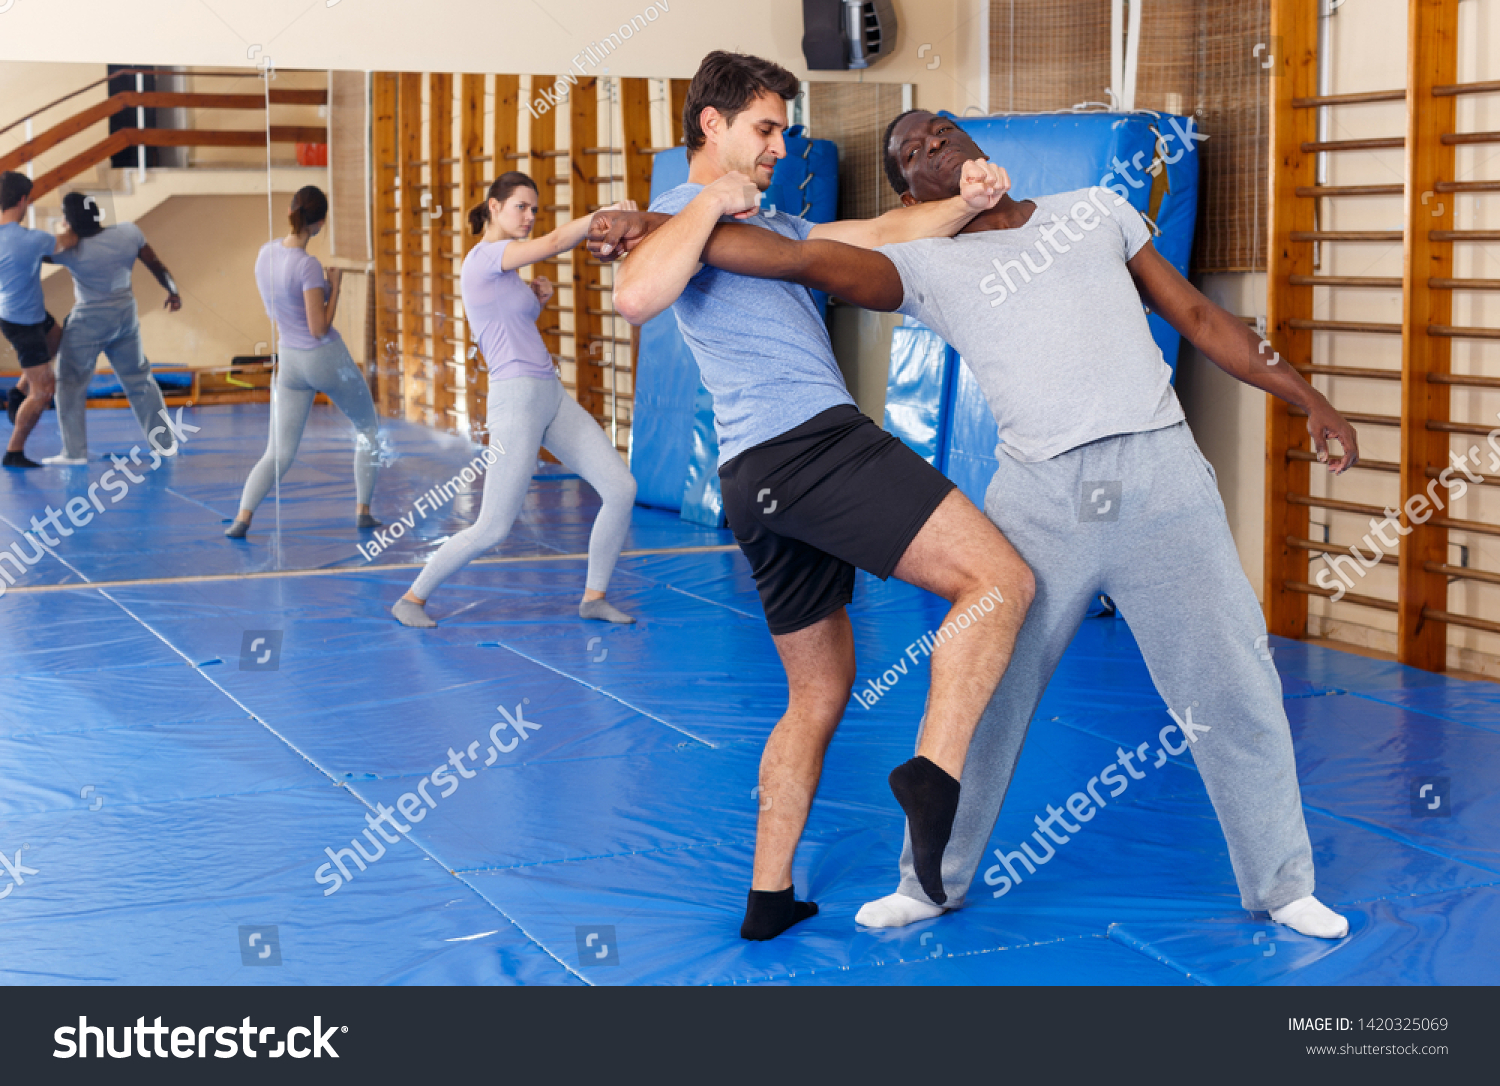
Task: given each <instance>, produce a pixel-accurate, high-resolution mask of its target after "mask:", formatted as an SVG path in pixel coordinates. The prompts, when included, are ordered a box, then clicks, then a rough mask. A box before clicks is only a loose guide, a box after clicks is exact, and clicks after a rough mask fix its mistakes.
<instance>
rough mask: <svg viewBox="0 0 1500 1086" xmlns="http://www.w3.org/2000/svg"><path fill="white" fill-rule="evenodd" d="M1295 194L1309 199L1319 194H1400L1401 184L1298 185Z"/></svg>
mask: <svg viewBox="0 0 1500 1086" xmlns="http://www.w3.org/2000/svg"><path fill="white" fill-rule="evenodd" d="M1296 191H1297V195H1298V196H1303V197H1307V198H1310V199H1317V198H1318V197H1320V196H1400V195H1401V194H1402V192H1404V191H1405V187H1404V186H1402V185H1298V186H1297V190H1296Z"/></svg>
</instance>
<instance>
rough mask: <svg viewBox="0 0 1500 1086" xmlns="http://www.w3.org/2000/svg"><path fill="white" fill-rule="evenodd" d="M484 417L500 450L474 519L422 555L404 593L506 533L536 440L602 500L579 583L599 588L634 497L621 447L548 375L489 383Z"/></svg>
mask: <svg viewBox="0 0 1500 1086" xmlns="http://www.w3.org/2000/svg"><path fill="white" fill-rule="evenodd" d="M487 421H488V424H489V431H490V443H491V447H493V448H498V449H502V450H504V451H503V452H502V453H501V456H500V459H499V460H497V461H496V462H495V463H494V464H492V465H490V469H489V470H488V471H487V472H485V475H484V501H483V504H482V505H481V506H480V510H479V519H478V520H476V521H475V522H474V523H473V524H472V525H470V526H469V527H468V528H465V529H464V530H463V531H461V532H459V533H457V534H456V535H454V536H452V537H451V538H449V540H448V541H447V542H446V543H444V544H443V545H442V546H441V547H439V548H438V549H437V553H435V554H434V555H433V556H432V557H431V558H429V559H428V560H427V565H426V567H425V568H423V570H422V572H421V574H420V575H419V576H418V577H417V579H416V582H415V583H414V584H413V585H412V586H411V594H412V595H413V596H416V597H417V598H418V599H420V600H426V599H430V598H431V596H432V593H433V592H434V591H435V590H436V589H437V587H438V585H440V584H442V583H443V582H444V581H446V580H447V579H448V578H449V577H451V576H453V574H455V573H457V572H458V571H459V570H460V569H462V568H463V567H464V566H465V565H467V564H468V563H469V562H470V561H471V560H473V559H474V558H476V557H478V556H479V555H481V554H483V553H484V552H485V551H487V550H489V549H490V548H491V547H493V546H494V545H495V544H496V543H499V542H500V541H501V540H502V539H504V538H505V537H506V535H507V534H509V532H510V527H511V525H512V524H513V523H515V519H516V517H517V516H519V515H520V512H521V506H522V504H524V503H525V501H526V491H527V490H528V489H529V488H530V487H531V476H532V474H533V473H534V471H535V470H536V456H537V452H538V451H539V450H540V449H541V448H542V447H543V446H546V448H547V450H548V451H549V452H551V453H552V455H553V456H555V457H557V458H558V459H559V460H561V461H562V462H563V463H564V464H565V465H567V466H568V467H570V468H572V469H573V470H574V471H576V472H577V473H578V474H579V475H581V476H582V477H583V480H584V482H586V483H588V484H589V486H591V487H593V488H594V489H595V490H596V491H598V492H599V497H600V498H602V499H604V505H603V506H602V508H600V510H599V515H598V516H596V517H595V518H594V528H593V531H591V532H590V533H589V568H588V580H587V582H586V584H587V587H588V588H590V589H592V590H594V591H595V592H603V591H604V590H605V589H606V588H608V587H609V578H610V575H611V574H612V573H614V569H615V562H616V561H617V560H618V559H619V557H620V549H621V548H622V547H624V546H625V532H626V530H627V529H629V527H630V510H631V507H632V506H633V505H634V504H635V477H634V476H632V475H631V474H630V471H629V469H628V468H626V467H625V464H624V462H623V461H622V460H621V459H620V454H619V453H618V452H616V451H615V448H614V446H613V445H612V444H610V440H609V438H608V437H606V436H605V433H604V431H603V430H601V429H600V428H599V424H598V423H597V422H595V421H594V418H593V416H592V415H590V414H589V413H588V412H587V411H585V410H584V409H583V408H582V407H580V406H578V403H577V401H575V400H574V399H573V398H572V397H571V396H569V395H568V393H567V390H566V389H564V388H563V386H562V382H561V381H559V380H557V379H556V378H555V377H542V378H538V377H511V378H507V379H505V380H502V381H494V382H491V384H490V395H489V411H488V420H487Z"/></svg>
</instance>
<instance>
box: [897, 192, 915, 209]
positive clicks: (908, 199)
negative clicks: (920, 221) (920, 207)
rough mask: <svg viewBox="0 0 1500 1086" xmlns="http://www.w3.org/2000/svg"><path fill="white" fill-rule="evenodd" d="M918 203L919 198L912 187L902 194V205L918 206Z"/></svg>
mask: <svg viewBox="0 0 1500 1086" xmlns="http://www.w3.org/2000/svg"><path fill="white" fill-rule="evenodd" d="M917 203H918V201H917V198H916V197H915V196H913V195H912V194H911V190H910V189H908V190H907V191H906V192H903V193H902V194H901V206H902V207H916V206H917Z"/></svg>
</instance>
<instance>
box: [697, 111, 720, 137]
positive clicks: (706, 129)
mask: <svg viewBox="0 0 1500 1086" xmlns="http://www.w3.org/2000/svg"><path fill="white" fill-rule="evenodd" d="M723 124H724V114H722V113H720V112H719V111H718V110H717V109H715V108H714V107H713V106H704V107H703V108H702V109H701V110H699V111H698V127H699V129H701V130H702V132H703V142H704V143H707V142H708V137H709V136H713V137H714V141H715V142H717V141H718V139H719V138H720V137H721V136H723V134H724V131H723V128H722V126H723Z"/></svg>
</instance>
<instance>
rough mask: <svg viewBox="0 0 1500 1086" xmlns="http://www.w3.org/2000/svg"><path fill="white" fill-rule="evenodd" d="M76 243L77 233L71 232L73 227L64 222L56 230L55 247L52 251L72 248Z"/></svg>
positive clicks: (56, 251) (57, 251)
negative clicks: (60, 227)
mask: <svg viewBox="0 0 1500 1086" xmlns="http://www.w3.org/2000/svg"><path fill="white" fill-rule="evenodd" d="M77 244H78V235H77V234H75V233H73V228H72V227H71V226H69V225H68V224H67V223H66V222H64V223H63V227H62V229H61V230H59V231H58V232H57V248H55V249H53V250H52V251H53V252H55V253H60V252H62V251H63V250H65V249H71V248H73V246H75V245H77Z"/></svg>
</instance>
